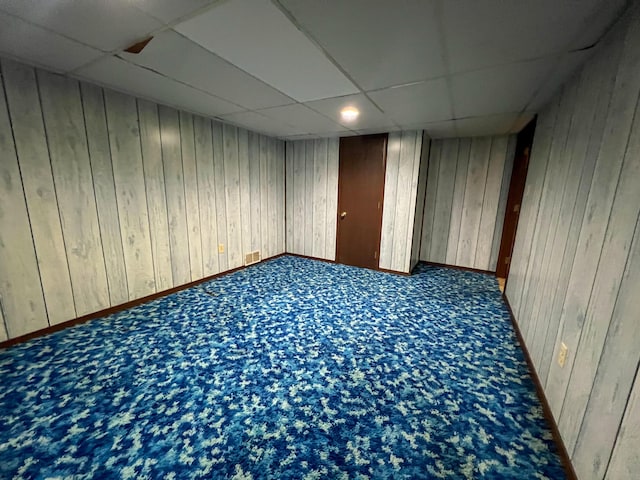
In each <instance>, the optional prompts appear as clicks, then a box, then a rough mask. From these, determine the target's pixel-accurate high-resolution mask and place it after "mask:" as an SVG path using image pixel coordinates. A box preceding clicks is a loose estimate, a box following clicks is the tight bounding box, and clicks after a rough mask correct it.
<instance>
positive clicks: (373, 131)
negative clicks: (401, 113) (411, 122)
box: [355, 126, 401, 135]
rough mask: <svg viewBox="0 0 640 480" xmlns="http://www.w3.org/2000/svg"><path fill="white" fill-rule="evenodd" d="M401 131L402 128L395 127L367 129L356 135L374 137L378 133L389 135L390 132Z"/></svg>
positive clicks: (357, 132)
mask: <svg viewBox="0 0 640 480" xmlns="http://www.w3.org/2000/svg"><path fill="white" fill-rule="evenodd" d="M400 130H401V128H400V127H397V126H394V127H389V128H365V129H363V130H357V131H356V132H355V134H357V135H374V134H376V133H389V132H399V131H400Z"/></svg>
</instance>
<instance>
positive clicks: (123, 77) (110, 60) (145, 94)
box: [74, 57, 242, 117]
mask: <svg viewBox="0 0 640 480" xmlns="http://www.w3.org/2000/svg"><path fill="white" fill-rule="evenodd" d="M74 75H76V76H78V77H80V78H84V79H87V80H91V81H93V82H95V83H99V84H102V85H105V86H107V87H111V88H113V89H115V90H119V91H122V92H126V93H129V94H132V95H135V96H137V97H141V98H147V99H150V100H154V101H156V102H158V103H162V104H165V105H170V106H174V107H179V108H182V109H184V110H188V111H190V112H194V113H200V114H202V115H206V116H210V117H211V116H218V115H223V114H225V113H232V112H237V111H241V110H242V108H241V107H239V106H237V105H233V104H232V103H229V102H227V101H225V100H222V99H219V98H216V97H214V96H211V95H208V94H206V93H204V92H201V91H199V90H196V89H194V88H191V87H189V86H187V85H183V84H181V83H178V82H176V81H175V80H171V79H169V78H166V77H163V76H162V75H159V74H157V73H154V72H152V71H150V70H147V69H145V68H142V67H138V66H136V65H133V64H130V63H128V62H125V61H124V60H121V59H119V58H116V57H105V58H103V59H100V60H99V61H97V62H95V63H92V64H91V65H88V66H86V67H83V68H81V69H79V70H77V71H76V72H75V73H74Z"/></svg>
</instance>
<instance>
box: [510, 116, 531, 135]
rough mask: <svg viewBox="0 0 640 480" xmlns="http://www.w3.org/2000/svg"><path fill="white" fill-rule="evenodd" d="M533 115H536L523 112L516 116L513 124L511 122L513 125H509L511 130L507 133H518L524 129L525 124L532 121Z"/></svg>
mask: <svg viewBox="0 0 640 480" xmlns="http://www.w3.org/2000/svg"><path fill="white" fill-rule="evenodd" d="M535 115H536V114H535V113H532V112H525V113H521V114H520V115H518V118H516V120H515V122H513V125H511V130H510V131H509V133H520V130H522V129H523V128H524V127H526V126H527V124H528V123H529V122H530V121H531V120H532V119H533V117H535Z"/></svg>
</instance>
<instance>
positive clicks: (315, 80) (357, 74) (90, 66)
mask: <svg viewBox="0 0 640 480" xmlns="http://www.w3.org/2000/svg"><path fill="white" fill-rule="evenodd" d="M625 4H626V1H625V0H562V1H558V0H535V1H534V0H509V1H504V0H456V1H449V0H393V1H391V0H387V1H383V0H323V1H317V0H226V1H220V0H218V1H211V0H180V1H176V0H93V1H89V0H86V1H82V2H80V1H77V0H22V1H17V0H0V55H2V56H4V57H8V58H13V59H17V60H20V61H24V62H27V63H30V64H32V65H35V66H39V67H43V68H46V69H49V70H53V71H56V72H59V73H62V74H65V75H68V76H71V77H74V78H79V79H82V80H87V81H91V82H94V83H98V84H101V85H104V86H106V87H110V88H113V89H116V90H119V91H123V92H126V93H130V94H133V95H136V96H138V97H142V98H147V99H150V100H154V101H157V102H159V103H162V104H167V105H171V106H174V107H177V108H181V109H184V110H187V111H191V112H194V113H198V114H201V115H205V116H208V117H212V118H218V119H221V120H222V121H225V122H229V123H233V124H236V125H239V126H242V127H245V128H248V129H250V130H255V131H258V132H261V133H265V134H268V135H272V136H276V137H279V138H286V139H298V138H316V137H325V136H345V135H357V134H365V133H376V132H385V131H394V130H400V129H425V130H426V131H427V132H428V133H429V134H430V135H431V136H432V137H433V138H439V137H451V136H475V135H490V134H505V133H510V132H517V131H519V130H520V129H521V128H522V127H523V126H524V125H525V124H526V123H527V121H528V120H529V119H530V118H531V117H532V116H533V115H534V114H535V113H536V112H537V111H539V109H540V108H542V107H543V106H544V105H545V103H546V102H547V101H548V100H549V98H550V97H551V96H552V95H553V94H554V93H555V91H556V90H557V89H558V88H559V87H560V85H561V84H562V83H563V82H564V81H566V80H568V78H569V77H570V76H571V74H572V73H573V72H574V71H575V70H576V68H577V67H578V66H579V65H580V64H581V63H582V62H584V61H585V60H586V59H587V58H588V57H589V56H590V54H591V53H592V51H593V49H592V48H590V47H592V46H593V45H594V44H597V42H598V40H599V39H600V38H601V37H602V35H603V34H604V33H605V32H606V30H607V29H608V28H609V27H610V25H611V24H612V23H613V22H614V21H615V20H616V19H617V18H618V17H619V15H620V14H621V12H622V11H623V10H624V7H625ZM148 37H153V39H152V40H151V42H149V44H148V45H147V46H146V47H145V48H144V49H143V51H142V52H141V53H139V54H131V53H126V52H124V49H125V48H127V47H128V46H130V45H131V44H133V43H136V42H138V41H140V40H143V39H145V38H148ZM345 106H356V107H357V108H358V109H359V110H360V112H361V114H360V116H359V117H358V118H357V120H356V121H354V122H353V123H348V122H344V121H342V120H341V119H340V115H339V112H340V109H342V108H343V107H345Z"/></svg>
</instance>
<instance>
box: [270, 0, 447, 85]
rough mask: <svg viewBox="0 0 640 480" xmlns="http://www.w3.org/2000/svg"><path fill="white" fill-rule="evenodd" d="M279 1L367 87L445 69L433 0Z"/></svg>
mask: <svg viewBox="0 0 640 480" xmlns="http://www.w3.org/2000/svg"><path fill="white" fill-rule="evenodd" d="M280 3H281V4H282V5H283V6H284V7H285V8H286V9H287V10H288V11H289V12H290V13H291V15H292V16H293V17H294V18H295V19H296V21H297V22H298V23H299V24H300V25H301V26H302V28H303V29H305V30H306V31H308V32H309V33H310V34H311V35H312V36H313V38H315V40H316V41H317V42H318V43H319V44H320V45H322V47H323V48H324V49H325V50H326V51H327V52H328V53H329V55H331V56H332V57H333V58H334V59H335V60H336V61H337V62H338V63H339V64H340V65H341V66H342V68H343V69H344V70H345V71H347V72H348V73H349V74H350V75H351V77H352V78H353V79H354V80H355V81H356V83H357V84H358V85H359V86H360V87H362V88H363V89H364V90H373V89H377V88H384V87H388V86H391V85H399V84H404V83H409V82H415V81H419V80H425V79H428V78H435V77H439V76H441V75H443V74H445V73H446V72H445V66H444V63H443V60H442V54H441V46H440V39H439V34H438V27H437V22H436V13H435V8H434V5H435V3H436V2H434V1H430V0H424V1H420V2H416V1H411V2H408V1H403V2H389V1H384V0H349V1H344V0H325V1H322V2H310V1H308V0H280Z"/></svg>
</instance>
